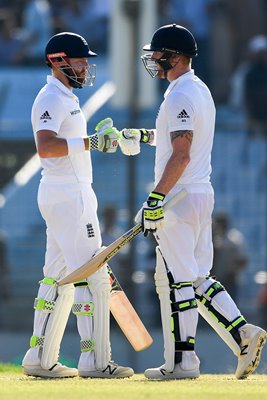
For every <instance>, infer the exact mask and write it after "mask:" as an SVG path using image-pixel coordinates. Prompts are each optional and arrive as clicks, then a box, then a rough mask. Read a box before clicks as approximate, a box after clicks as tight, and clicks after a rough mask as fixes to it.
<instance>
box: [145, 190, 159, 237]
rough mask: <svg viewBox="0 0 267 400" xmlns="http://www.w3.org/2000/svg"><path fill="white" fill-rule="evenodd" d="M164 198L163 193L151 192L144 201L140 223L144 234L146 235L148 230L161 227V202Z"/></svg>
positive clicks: (152, 230) (153, 230) (151, 230)
mask: <svg viewBox="0 0 267 400" xmlns="http://www.w3.org/2000/svg"><path fill="white" fill-rule="evenodd" d="M164 198H165V195H164V194H161V193H157V192H151V193H150V195H149V196H148V198H147V201H146V202H145V203H144V205H143V210H142V225H143V231H144V235H145V236H147V235H148V233H149V232H155V231H156V230H157V229H159V228H162V227H163V219H164V211H163V207H162V203H163V200H164Z"/></svg>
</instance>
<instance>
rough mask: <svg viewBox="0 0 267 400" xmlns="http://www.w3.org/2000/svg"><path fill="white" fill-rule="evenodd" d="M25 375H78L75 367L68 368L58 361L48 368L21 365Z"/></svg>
mask: <svg viewBox="0 0 267 400" xmlns="http://www.w3.org/2000/svg"><path fill="white" fill-rule="evenodd" d="M23 371H24V374H25V375H29V376H37V377H41V378H73V377H74V376H78V370H77V369H76V368H69V367H66V365H62V364H60V363H57V364H55V366H54V367H52V368H50V369H44V368H42V367H41V366H40V365H28V366H27V365H23Z"/></svg>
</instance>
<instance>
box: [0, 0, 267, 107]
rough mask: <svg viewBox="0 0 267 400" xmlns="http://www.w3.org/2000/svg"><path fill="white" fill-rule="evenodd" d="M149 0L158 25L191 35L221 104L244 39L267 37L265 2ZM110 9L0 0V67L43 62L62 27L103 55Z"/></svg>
mask: <svg viewBox="0 0 267 400" xmlns="http://www.w3.org/2000/svg"><path fill="white" fill-rule="evenodd" d="M121 1H122V3H127V2H138V1H140V0H121ZM152 1H154V2H155V3H156V7H157V19H158V21H157V25H158V26H160V25H164V24H169V23H174V22H175V23H177V24H180V25H184V26H186V27H187V28H188V29H189V30H191V31H192V32H193V33H194V36H195V37H196V40H197V43H198V48H199V55H198V57H197V58H196V59H194V65H193V67H194V69H195V70H196V73H197V75H198V76H199V77H200V78H201V79H202V80H204V82H205V83H207V84H208V85H209V86H210V88H211V89H212V92H213V96H214V98H215V99H216V100H217V101H221V102H224V101H225V100H226V99H228V97H229V92H230V91H231V76H232V75H233V74H234V72H235V70H236V68H237V67H238V66H239V64H242V65H243V63H245V62H246V61H247V59H248V57H250V55H248V53H249V51H248V43H249V41H250V40H251V39H252V38H253V37H256V36H258V35H261V36H265V35H267V23H266V22H267V0H235V1H231V0H151V4H152ZM113 10H114V1H113V0H101V1H99V0H75V1H74V0H53V1H52V0H20V1H16V0H0V66H6V65H43V61H44V60H43V49H44V47H45V44H46V43H47V41H48V39H49V38H50V37H51V36H52V35H53V34H55V33H58V32H62V31H73V32H76V33H79V34H81V35H82V36H84V37H85V39H86V40H87V41H88V43H89V44H90V46H91V47H92V48H93V49H94V51H96V52H97V53H99V54H106V53H107V52H108V48H109V37H110V26H111V17H112V13H113Z"/></svg>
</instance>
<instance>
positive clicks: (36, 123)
mask: <svg viewBox="0 0 267 400" xmlns="http://www.w3.org/2000/svg"><path fill="white" fill-rule="evenodd" d="M65 118H66V111H65V107H64V105H63V104H62V101H61V99H60V98H59V97H57V96H55V95H54V94H53V95H52V94H51V95H49V94H48V95H47V96H44V97H42V98H41V99H40V100H39V101H38V102H37V103H36V104H34V107H33V112H32V122H33V130H34V133H36V132H38V131H40V130H43V129H45V130H50V131H53V132H56V133H58V132H59V130H60V127H61V124H62V122H63V121H64V119H65Z"/></svg>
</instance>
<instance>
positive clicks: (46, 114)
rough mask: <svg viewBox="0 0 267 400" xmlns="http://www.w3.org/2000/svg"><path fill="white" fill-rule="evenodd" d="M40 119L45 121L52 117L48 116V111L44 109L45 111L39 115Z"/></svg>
mask: <svg viewBox="0 0 267 400" xmlns="http://www.w3.org/2000/svg"><path fill="white" fill-rule="evenodd" d="M40 119H41V120H43V121H44V122H46V121H47V120H48V119H52V118H51V117H50V115H49V112H48V111H45V112H44V113H43V114H42V115H41V117H40Z"/></svg>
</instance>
